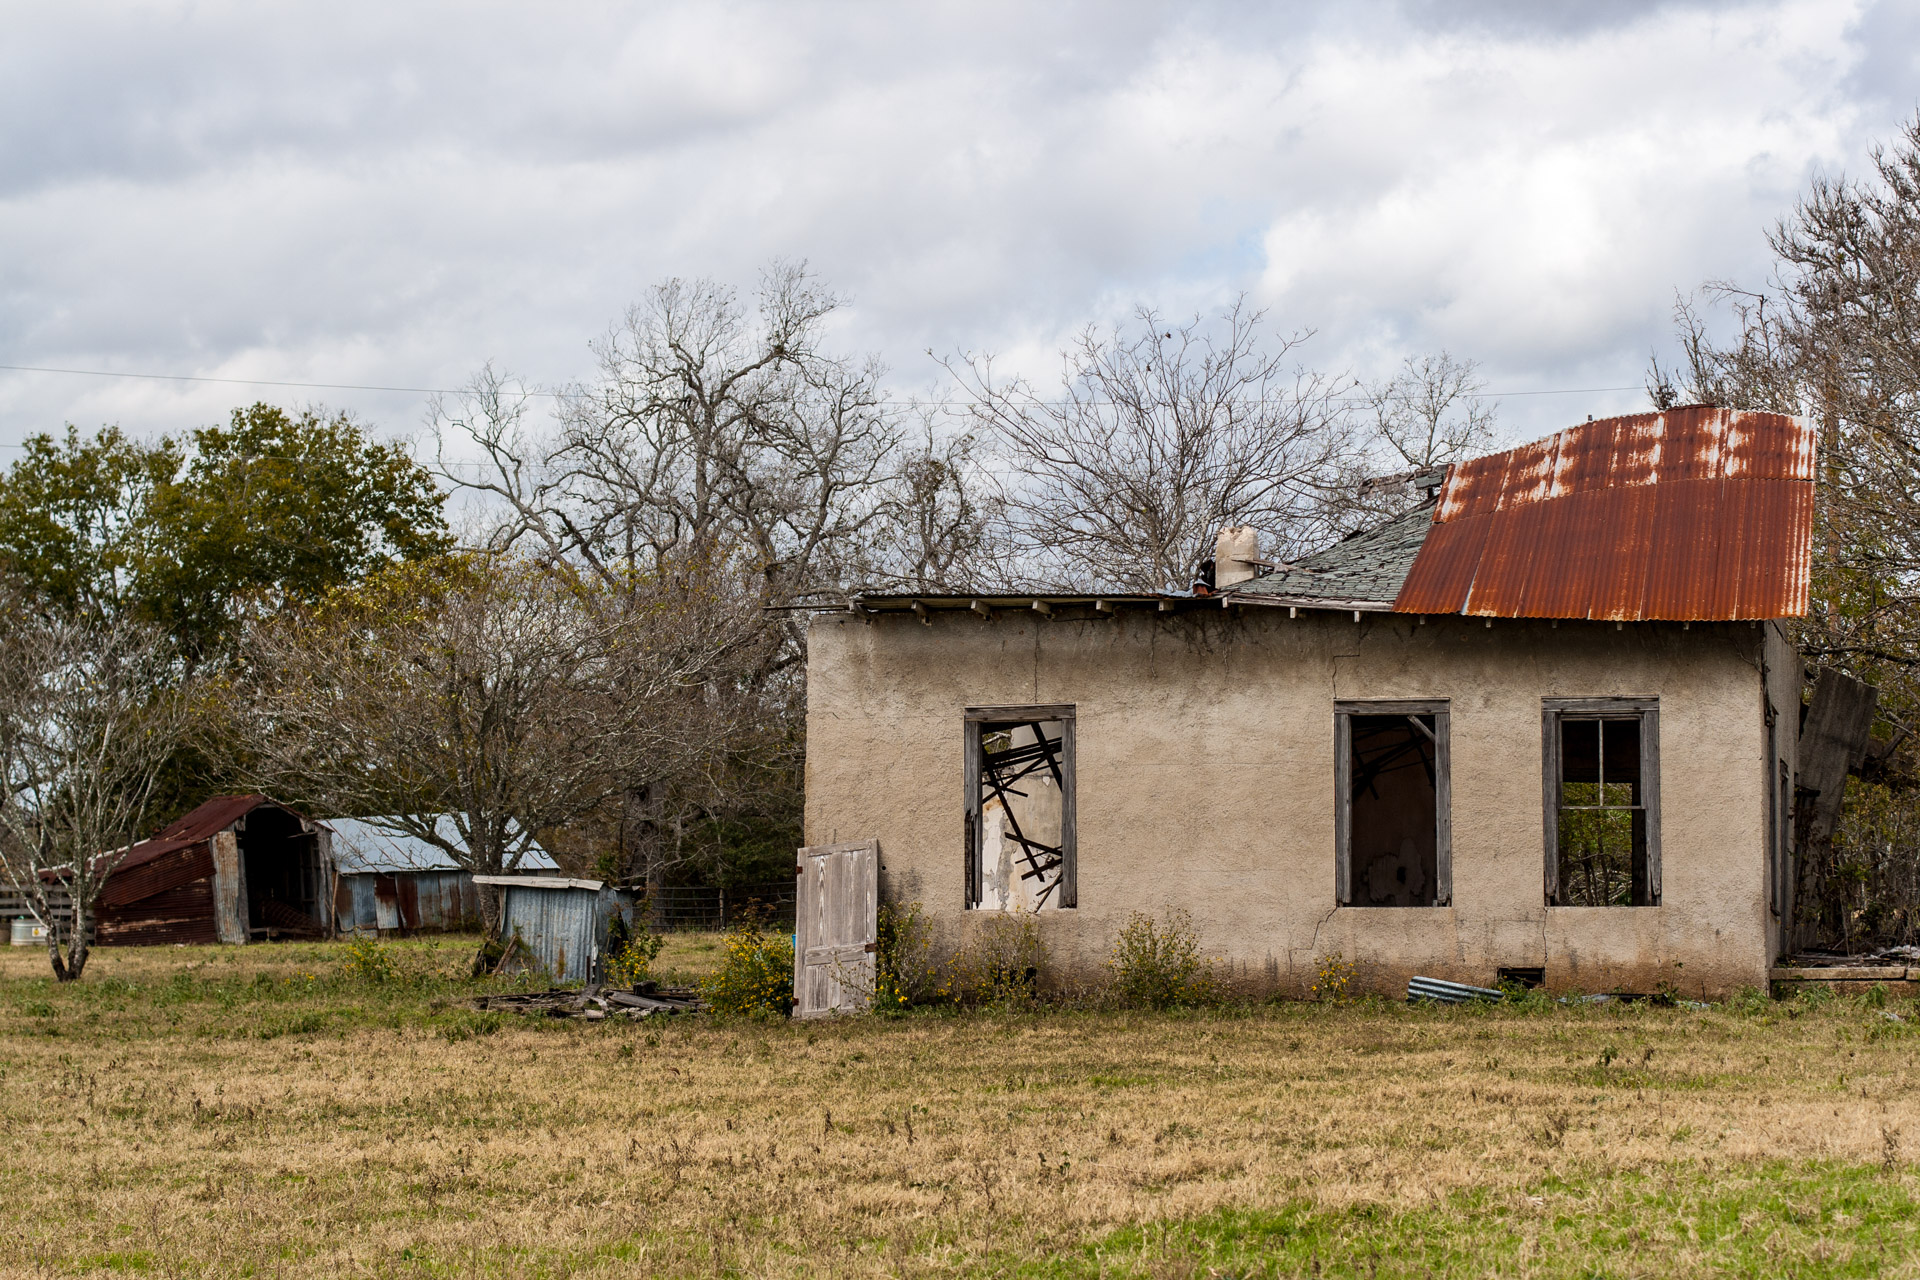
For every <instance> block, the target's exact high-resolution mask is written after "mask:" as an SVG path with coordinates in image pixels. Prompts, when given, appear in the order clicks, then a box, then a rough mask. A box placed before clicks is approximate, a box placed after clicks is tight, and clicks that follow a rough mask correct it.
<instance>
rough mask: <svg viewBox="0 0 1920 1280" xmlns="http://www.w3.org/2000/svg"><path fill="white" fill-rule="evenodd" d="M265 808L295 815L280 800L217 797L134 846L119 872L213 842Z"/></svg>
mask: <svg viewBox="0 0 1920 1280" xmlns="http://www.w3.org/2000/svg"><path fill="white" fill-rule="evenodd" d="M262 805H267V806H271V807H272V808H275V809H286V811H287V812H288V813H294V811H293V810H292V809H287V807H286V806H285V805H283V804H281V803H280V802H278V801H277V800H271V799H268V798H267V797H266V796H263V795H259V794H251V795H243V796H215V797H214V798H213V799H211V800H209V801H207V802H206V803H205V804H202V805H201V806H200V807H199V808H197V809H195V810H193V811H192V812H191V813H189V814H187V815H185V816H184V817H180V818H175V819H174V820H173V821H172V822H170V823H168V824H167V825H166V826H165V827H163V828H161V830H160V833H159V834H158V835H156V836H154V837H152V838H151V839H148V840H142V841H141V842H140V843H139V844H136V845H134V846H133V848H132V849H131V850H130V851H129V852H128V853H127V856H126V857H124V858H122V859H121V860H120V865H119V866H118V867H117V868H116V870H118V871H127V870H131V869H132V868H134V867H137V866H139V865H141V864H142V863H146V862H152V861H153V860H154V859H155V858H158V857H161V856H163V855H165V854H169V853H172V852H173V851H174V850H176V849H184V848H186V847H187V846H188V845H193V844H199V843H200V842H201V841H202V840H206V839H210V838H211V837H213V836H214V835H216V834H217V833H219V832H222V831H225V830H226V829H227V828H228V827H230V826H232V825H233V824H234V823H236V822H238V821H240V819H242V818H244V817H246V816H247V815H248V814H249V813H252V812H253V811H254V810H255V809H258V808H260V807H261V806H262ZM295 816H296V817H302V820H303V821H304V820H305V819H304V816H303V815H299V814H295Z"/></svg>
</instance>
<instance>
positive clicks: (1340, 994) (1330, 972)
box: [1311, 951, 1354, 1004]
mask: <svg viewBox="0 0 1920 1280" xmlns="http://www.w3.org/2000/svg"><path fill="white" fill-rule="evenodd" d="M1353 975H1354V965H1353V962H1352V961H1350V960H1348V959H1347V957H1346V956H1345V955H1344V954H1343V953H1341V952H1338V951H1336V952H1334V953H1333V954H1332V955H1330V956H1327V957H1326V958H1324V959H1323V960H1321V961H1320V968H1319V970H1318V972H1316V973H1315V974H1314V978H1313V988H1312V991H1311V994H1312V996H1313V998H1314V999H1315V1000H1319V1001H1322V1002H1324V1003H1327V1004H1345V1003H1346V1002H1347V1001H1348V1000H1351V999H1352V998H1353Z"/></svg>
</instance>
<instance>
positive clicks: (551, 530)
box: [434, 265, 964, 884]
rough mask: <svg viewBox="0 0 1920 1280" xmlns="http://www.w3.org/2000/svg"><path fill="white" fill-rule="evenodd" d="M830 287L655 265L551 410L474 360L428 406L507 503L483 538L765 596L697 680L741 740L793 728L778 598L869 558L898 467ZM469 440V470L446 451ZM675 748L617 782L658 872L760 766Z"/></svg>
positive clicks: (472, 479) (578, 566) (456, 470)
mask: <svg viewBox="0 0 1920 1280" xmlns="http://www.w3.org/2000/svg"><path fill="white" fill-rule="evenodd" d="M840 305H841V304H840V300H839V299H838V298H837V297H835V296H834V295H833V294H832V293H830V292H829V291H827V290H825V289H824V288H822V287H821V286H820V285H819V283H818V282H817V281H816V280H815V279H814V278H813V277H811V276H810V275H808V274H807V272H806V271H805V269H804V268H803V267H800V266H794V265H775V266H774V267H772V268H770V269H769V270H768V271H767V272H766V273H765V274H764V276H763V278H762V280H761V285H760V289H759V292H758V294H757V296H756V297H755V299H754V300H753V303H752V304H751V305H746V304H743V303H742V301H741V300H740V299H739V298H738V296H737V295H736V294H735V293H734V291H733V290H731V289H729V288H727V287H725V286H723V285H720V284H717V283H715V282H712V281H706V280H669V281H667V282H665V283H664V284H661V285H659V286H658V287H656V288H655V289H653V290H651V291H650V292H649V294H648V295H647V297H646V298H645V300H644V301H643V302H642V303H641V304H640V305H638V306H636V307H634V308H633V309H632V310H631V311H630V312H629V313H628V314H627V316H626V318H625V320H624V321H623V322H622V323H621V324H620V325H619V326H617V327H615V328H614V329H613V330H612V331H611V332H610V333H609V334H608V335H607V336H606V337H605V338H604V339H603V340H601V341H600V342H599V343H597V344H596V345H595V351H596V353H597V354H598V356H599V359H600V372H599V376H598V377H597V378H596V379H594V380H593V381H591V382H589V383H586V384H583V385H580V386H577V387H574V388H572V389H570V390H569V391H568V392H567V393H566V394H565V396H564V397H563V403H564V405H565V408H564V410H563V412H562V414H561V416H560V421H559V423H558V429H557V431H553V432H551V433H548V434H544V435H543V434H541V433H539V432H537V431H536V430H534V428H533V426H532V423H531V419H532V416H533V415H532V414H531V412H530V407H531V399H530V395H529V392H528V390H527V389H526V388H525V387H523V386H521V385H520V384H519V383H517V382H516V381H515V380H513V379H511V378H507V377H504V376H502V375H499V374H497V373H495V372H494V371H493V370H492V369H491V368H489V369H486V370H483V371H482V373H481V375H480V376H479V377H478V378H476V379H475V381H474V383H473V384H472V386H471V387H470V388H469V390H468V392H467V393H466V394H465V395H463V396H461V397H454V398H449V399H447V400H444V401H442V402H440V403H438V404H437V405H436V406H435V411H434V426H435V428H436V431H437V433H438V434H439V436H440V439H441V441H442V451H443V452H442V457H443V470H444V472H445V474H446V477H447V479H448V480H449V481H451V482H452V483H454V484H455V485H457V486H460V487H461V488H464V489H466V490H468V491H470V492H473V493H477V494H479V495H482V496H483V497H484V498H485V499H487V500H488V501H490V502H491V503H492V504H493V505H494V506H495V507H496V508H498V509H499V510H500V511H502V512H503V514H504V516H505V519H504V520H503V522H502V523H501V524H500V525H499V526H498V528H497V530H496V531H495V535H494V537H493V538H492V540H491V542H490V545H491V546H492V547H493V548H495V549H496V550H500V549H505V548H512V549H514V550H515V551H516V552H518V553H521V554H531V555H536V556H538V557H539V558H541V559H543V560H545V561H546V562H548V563H550V564H554V565H567V566H571V567H572V568H573V569H574V570H575V571H577V572H578V573H580V574H581V575H583V577H585V578H587V579H589V580H592V581H595V582H597V583H599V584H600V585H601V586H602V587H604V588H605V589H606V590H608V591H610V592H614V593H618V592H619V591H621V590H623V589H624V587H623V585H622V584H625V583H628V582H630V581H632V580H633V579H634V575H638V576H639V577H640V578H641V579H643V580H652V578H653V577H654V576H656V575H659V574H660V573H661V572H662V569H663V567H665V568H666V570H667V575H666V576H667V578H668V579H669V580H672V581H676V582H681V583H684V584H685V585H686V588H687V590H688V592H689V603H688V606H687V607H689V608H691V607H693V603H692V602H696V601H700V600H714V599H720V600H725V601H728V602H734V603H737V602H738V599H739V593H740V591H741V590H742V589H743V588H745V589H748V590H750V592H751V594H752V595H753V596H754V597H755V603H757V604H759V605H761V606H765V608H764V610H763V611H756V610H751V609H739V608H733V607H731V604H730V605H729V607H728V608H727V609H725V610H723V614H724V616H725V618H726V619H727V620H728V621H729V622H730V623H731V624H733V625H734V626H736V627H737V630H736V631H735V632H733V633H731V634H730V635H729V637H728V639H727V642H726V644H725V645H724V652H725V654H726V655H727V659H728V661H727V662H726V663H725V664H716V665H715V666H714V667H713V668H711V669H710V672H709V677H708V683H707V686H706V690H705V693H704V698H703V704H702V705H703V706H705V707H707V708H708V709H709V710H710V711H711V712H712V714H715V715H720V716H723V718H724V719H725V720H726V721H727V722H728V723H730V724H733V725H735V726H736V727H740V726H742V725H744V724H745V723H746V722H748V721H751V722H752V728H751V731H743V732H742V733H741V734H740V735H739V738H738V741H740V742H746V743H762V744H782V743H787V742H794V741H797V740H798V733H799V729H798V724H797V719H796V717H797V716H798V714H799V710H798V709H799V707H800V706H801V698H800V678H801V676H800V668H801V664H802V662H803V659H804V647H803V633H802V623H801V619H800V617H799V615H798V614H796V613H794V612H790V611H788V610H787V606H790V605H792V604H794V603H796V602H802V601H806V600H814V599H821V598H830V597H832V596H834V595H837V594H839V593H841V592H844V591H845V590H847V589H848V588H849V587H850V586H852V585H854V584H855V583H856V582H858V581H860V580H861V579H862V578H864V577H865V576H867V575H868V574H869V573H870V572H872V571H874V569H875V567H876V565H878V564H880V563H881V558H880V557H876V555H875V554H874V539H875V537H876V529H877V526H878V524H879V523H880V522H881V521H882V519H883V518H885V517H887V516H888V514H889V513H890V512H897V511H898V510H899V509H900V508H899V505H898V498H899V494H900V492H901V489H902V488H903V486H904V487H906V488H909V489H911V488H912V486H913V484H914V480H913V479H912V478H911V477H910V476H905V475H903V471H902V466H901V464H902V461H903V460H902V458H901V456H900V449H899V445H900V441H901V438H902V425H901V424H902V420H903V414H902V412H901V410H900V407H899V406H898V405H896V404H894V403H892V402H891V401H889V400H888V398H887V396H886V393H885V391H884V388H883V387H882V385H881V379H882V376H883V370H882V369H881V368H880V366H879V365H878V364H877V363H875V362H874V361H872V360H870V359H869V360H862V359H856V358H851V357H848V356H844V355H840V354H836V353H834V352H832V351H830V350H828V348H827V343H826V326H827V324H828V322H829V320H830V318H831V317H832V315H833V313H834V312H835V311H836V309H837V308H838V307H839V306H840ZM470 448H477V449H478V451H479V454H480V458H481V462H482V465H481V468H480V470H479V473H478V474H475V473H474V472H473V471H472V470H471V469H469V468H468V467H465V466H457V465H454V461H453V455H455V454H463V453H467V452H469V451H470ZM906 463H907V467H906V470H908V471H911V470H912V467H913V465H914V464H913V461H912V460H911V459H907V460H906ZM963 523H964V522H963ZM695 570H698V572H695ZM703 574H704V575H708V576H709V577H710V578H711V582H703V581H702V580H701V575H703ZM721 708H725V709H726V710H725V712H724V713H723V712H722V711H721V710H720V709H721ZM772 749H773V748H771V747H769V750H772ZM785 750H786V748H784V747H781V748H780V749H779V752H777V753H776V754H780V753H784V752H785ZM683 759H684V760H685V763H686V765H687V772H684V773H683V774H681V775H680V776H678V777H676V778H667V777H663V776H661V775H660V774H659V773H658V772H656V771H645V772H641V773H637V774H636V775H635V776H634V777H633V778H632V779H631V780H630V785H629V786H628V788H627V792H626V797H625V801H624V808H625V814H624V818H623V820H622V821H623V829H624V832H625V834H624V836H623V844H624V845H625V847H627V848H628V849H629V850H630V851H631V852H633V854H634V856H635V860H636V862H637V864H638V866H639V869H640V871H641V872H642V873H643V874H644V875H645V876H646V877H647V879H648V881H649V882H650V883H654V884H657V883H659V881H660V877H661V876H662V874H663V873H664V872H665V870H667V869H669V867H670V866H671V865H672V863H673V862H674V861H676V860H679V859H680V858H681V857H682V855H681V854H680V853H678V852H675V851H676V850H683V849H686V848H688V847H689V843H688V840H687V839H685V838H684V837H685V833H686V832H687V831H688V830H689V829H690V824H691V823H692V822H693V821H694V820H695V819H696V818H697V817H698V816H699V815H700V814H702V813H712V812H715V811H718V810H721V809H725V808H727V807H728V806H729V805H730V804H732V803H733V802H734V800H735V799H736V798H738V797H739V796H741V795H743V794H744V793H745V792H746V791H748V790H751V786H752V783H750V782H748V781H744V780H751V779H762V778H764V777H765V776H766V772H767V770H768V769H769V768H773V767H774V766H773V764H770V763H769V762H768V761H766V760H743V759H742V757H741V756H740V755H739V754H738V753H734V754H732V755H731V756H729V757H727V758H722V759H716V758H714V757H706V758H702V759H700V760H698V761H695V760H693V759H692V758H691V757H685V758H683ZM776 772H779V770H776ZM782 776H785V775H784V772H783V773H782Z"/></svg>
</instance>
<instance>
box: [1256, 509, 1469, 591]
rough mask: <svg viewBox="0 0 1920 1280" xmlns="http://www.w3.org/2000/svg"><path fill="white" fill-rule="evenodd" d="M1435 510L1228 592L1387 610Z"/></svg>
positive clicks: (1415, 511) (1410, 514) (1396, 519)
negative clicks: (1366, 606)
mask: <svg viewBox="0 0 1920 1280" xmlns="http://www.w3.org/2000/svg"><path fill="white" fill-rule="evenodd" d="M1433 510H1434V509H1433V504H1431V503H1426V504H1423V505H1421V506H1418V507H1415V508H1414V509H1413V510H1412V511H1409V512H1407V513H1406V514H1405V515H1401V516H1395V517H1394V518H1393V519H1391V520H1389V521H1387V522H1386V523H1385V524H1383V525H1379V526H1377V527H1376V528H1372V529H1366V530H1363V531H1361V532H1359V533H1355V534H1351V535H1349V536H1348V537H1347V538H1345V539H1343V540H1342V541H1340V542H1337V543H1335V544H1334V545H1333V546H1331V547H1328V548H1327V549H1326V550H1325V551H1316V552H1314V553H1313V554H1312V555H1310V556H1304V557H1302V558H1301V559H1299V560H1297V561H1295V562H1294V563H1293V565H1292V566H1290V567H1289V568H1285V569H1276V570H1275V571H1274V572H1272V573H1270V574H1268V575H1266V576H1265V577H1264V578H1255V579H1254V580H1253V581H1251V582H1242V583H1237V584H1235V585H1234V586H1232V587H1229V588H1227V590H1228V591H1230V592H1231V593H1232V594H1234V595H1244V596H1278V597H1280V598H1282V599H1286V600H1300V601H1313V602H1322V601H1324V602H1327V603H1340V604H1367V605H1373V606H1376V607H1379V608H1388V607H1390V606H1392V604H1393V601H1394V598H1395V597H1396V596H1398V595H1399V594H1400V585H1401V584H1402V583H1404V582H1405V581H1406V580H1407V573H1408V571H1409V570H1411V569H1412V568H1413V558H1414V557H1415V556H1417V555H1419V554H1420V546H1421V544H1422V543H1424V542H1425V541H1426V540H1427V532H1428V530H1430V529H1432V528H1433Z"/></svg>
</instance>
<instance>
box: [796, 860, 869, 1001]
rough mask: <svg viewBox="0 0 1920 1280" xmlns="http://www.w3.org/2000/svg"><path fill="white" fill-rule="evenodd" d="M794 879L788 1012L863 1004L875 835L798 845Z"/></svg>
mask: <svg viewBox="0 0 1920 1280" xmlns="http://www.w3.org/2000/svg"><path fill="white" fill-rule="evenodd" d="M796 887H797V889H798V891H799V892H798V895H797V899H798V901H797V910H796V911H795V913H794V939H793V1016H794V1017H796V1018H818V1017H823V1016H825V1015H826V1014H829V1013H857V1012H859V1011H860V1010H863V1009H865V1008H866V1007H867V1003H868V1001H869V1000H871V999H872V997H873V982H874V961H875V955H874V953H875V952H876V951H877V950H878V941H879V936H880V935H879V915H878V912H879V907H880V845H879V842H878V841H874V840H868V841H866V842H864V843H861V844H832V845H820V846H818V847H815V848H807V849H802V850H800V867H799V877H798V881H797V885H796Z"/></svg>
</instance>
